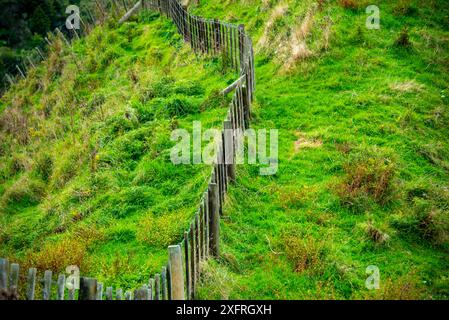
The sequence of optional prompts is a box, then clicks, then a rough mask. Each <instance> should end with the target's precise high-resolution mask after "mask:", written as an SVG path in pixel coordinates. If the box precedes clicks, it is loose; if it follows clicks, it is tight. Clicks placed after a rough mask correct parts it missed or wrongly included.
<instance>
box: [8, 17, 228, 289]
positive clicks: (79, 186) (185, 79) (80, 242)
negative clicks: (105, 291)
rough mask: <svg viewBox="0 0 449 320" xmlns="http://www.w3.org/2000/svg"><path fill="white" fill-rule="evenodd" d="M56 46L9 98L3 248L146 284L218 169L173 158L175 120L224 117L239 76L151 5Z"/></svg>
mask: <svg viewBox="0 0 449 320" xmlns="http://www.w3.org/2000/svg"><path fill="white" fill-rule="evenodd" d="M53 40H54V45H53V47H52V48H51V53H50V56H49V58H48V60H46V61H45V62H44V63H43V64H41V65H40V66H39V67H38V68H37V69H36V70H34V71H33V72H32V73H31V74H30V75H29V76H28V77H27V79H26V80H23V81H21V82H20V83H18V84H17V85H16V86H15V87H13V88H12V89H11V90H10V91H8V92H7V93H6V94H5V95H4V96H3V97H2V99H1V109H0V110H1V114H0V129H1V130H0V243H1V245H0V257H8V258H10V260H11V261H12V260H14V261H18V262H20V263H21V266H22V267H23V268H24V269H25V268H27V267H30V266H36V267H38V269H39V271H43V270H45V269H47V268H48V269H51V270H53V271H54V272H60V271H63V270H65V268H66V267H67V266H69V265H73V264H75V265H78V266H80V267H81V273H82V274H88V275H90V276H96V277H98V279H99V280H100V281H104V282H105V285H114V286H121V287H122V288H123V289H127V288H135V287H137V285H142V284H143V283H146V282H147V281H148V278H149V275H150V274H154V273H155V272H159V271H160V268H161V266H162V265H164V264H165V263H166V261H165V260H166V257H167V253H166V250H167V246H168V245H170V244H173V243H176V242H177V241H179V240H180V238H181V237H182V231H183V230H184V229H185V228H186V226H187V225H188V223H189V222H190V220H191V217H192V216H193V214H194V213H195V210H197V208H198V205H199V201H200V197H201V195H202V192H203V191H204V190H205V187H206V185H207V179H208V178H209V174H210V168H208V167H206V166H198V165H195V166H186V165H182V166H175V165H173V164H172V163H171V161H170V149H171V147H172V146H173V145H174V142H171V141H170V134H171V131H172V130H173V129H176V128H187V129H188V130H191V128H192V121H194V120H200V121H202V125H203V128H208V127H215V126H217V127H218V125H221V123H222V120H223V119H224V117H225V114H226V112H227V104H226V101H224V100H223V98H222V97H220V95H219V94H218V92H219V90H221V89H223V88H224V87H226V85H227V84H228V83H230V82H232V81H234V80H235V78H236V76H235V75H234V74H231V73H224V71H222V70H221V69H222V68H221V64H220V62H219V61H218V60H211V59H198V58H196V57H195V56H194V55H193V53H192V52H191V50H190V48H188V47H186V46H185V45H184V44H183V41H182V39H181V38H180V37H179V36H178V35H177V33H176V29H175V28H174V26H173V24H172V23H170V22H169V21H168V20H167V19H165V18H161V17H159V16H158V15H156V14H142V15H140V16H139V17H138V19H135V20H134V21H131V22H129V23H126V24H124V25H122V26H117V25H116V24H115V23H114V21H109V22H108V23H107V25H105V26H98V27H96V28H95V29H94V30H93V32H92V33H91V34H90V35H89V36H88V37H87V38H85V39H82V40H80V41H77V42H76V43H75V44H74V46H73V51H71V50H69V49H68V48H67V47H64V46H63V43H62V42H61V41H60V40H58V39H53Z"/></svg>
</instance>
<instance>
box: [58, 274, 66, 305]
mask: <svg viewBox="0 0 449 320" xmlns="http://www.w3.org/2000/svg"><path fill="white" fill-rule="evenodd" d="M64 289H65V275H63V274H60V275H59V276H58V291H57V299H58V300H64Z"/></svg>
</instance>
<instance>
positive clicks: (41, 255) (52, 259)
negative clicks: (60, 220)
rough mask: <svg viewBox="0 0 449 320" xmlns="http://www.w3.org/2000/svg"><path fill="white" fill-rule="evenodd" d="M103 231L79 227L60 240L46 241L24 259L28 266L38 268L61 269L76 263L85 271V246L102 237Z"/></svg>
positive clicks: (56, 270) (55, 270)
mask: <svg viewBox="0 0 449 320" xmlns="http://www.w3.org/2000/svg"><path fill="white" fill-rule="evenodd" d="M103 237H104V236H103V233H102V232H101V231H99V230H97V229H94V228H90V227H88V226H84V227H79V228H77V229H76V230H75V231H73V233H72V234H70V235H67V236H66V237H64V238H63V239H61V240H57V241H54V242H47V243H46V244H45V245H44V246H43V247H42V248H41V249H40V250H39V251H38V252H35V253H34V252H33V253H31V254H29V257H28V258H27V259H26V261H27V263H28V264H29V265H30V266H34V267H36V268H37V269H38V270H42V271H43V270H52V271H53V272H58V271H63V270H65V268H66V267H68V266H70V265H76V266H78V267H80V268H82V269H83V270H84V271H86V268H88V266H87V264H86V263H84V262H85V258H86V253H87V248H88V246H89V245H90V244H92V243H93V242H95V241H100V240H102V239H103Z"/></svg>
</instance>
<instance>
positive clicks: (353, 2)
mask: <svg viewBox="0 0 449 320" xmlns="http://www.w3.org/2000/svg"><path fill="white" fill-rule="evenodd" d="M338 4H339V5H340V6H342V7H343V8H345V9H352V10H355V9H358V7H359V4H358V3H357V0H338Z"/></svg>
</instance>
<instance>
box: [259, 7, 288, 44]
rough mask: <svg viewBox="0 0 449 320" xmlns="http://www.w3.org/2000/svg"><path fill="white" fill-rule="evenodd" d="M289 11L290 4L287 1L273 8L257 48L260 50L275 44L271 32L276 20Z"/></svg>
mask: <svg viewBox="0 0 449 320" xmlns="http://www.w3.org/2000/svg"><path fill="white" fill-rule="evenodd" d="M287 11H288V5H287V4H285V3H280V4H278V5H277V6H276V7H275V8H273V10H272V11H271V15H270V18H269V19H268V21H267V23H266V24H265V29H264V32H263V34H262V37H260V39H259V41H258V43H257V49H258V50H259V51H260V50H263V49H266V48H267V47H270V46H273V43H272V42H271V41H270V40H271V37H270V34H271V33H272V30H273V27H274V25H275V23H276V21H277V20H279V19H282V17H283V16H284V15H285V14H286V13H287Z"/></svg>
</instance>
